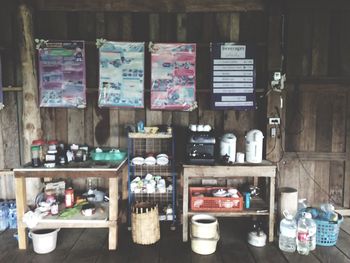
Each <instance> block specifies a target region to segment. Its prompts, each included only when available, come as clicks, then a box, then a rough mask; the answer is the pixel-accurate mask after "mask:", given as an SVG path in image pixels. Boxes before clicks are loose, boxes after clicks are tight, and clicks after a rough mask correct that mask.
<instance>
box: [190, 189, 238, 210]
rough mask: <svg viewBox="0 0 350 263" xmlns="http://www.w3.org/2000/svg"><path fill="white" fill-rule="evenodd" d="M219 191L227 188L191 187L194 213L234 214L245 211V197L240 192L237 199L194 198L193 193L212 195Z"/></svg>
mask: <svg viewBox="0 0 350 263" xmlns="http://www.w3.org/2000/svg"><path fill="white" fill-rule="evenodd" d="M218 189H224V190H227V189H229V188H227V187H190V200H191V210H193V211H220V212H234V211H242V210H243V197H242V195H241V193H240V192H238V196H239V197H238V198H235V197H214V196H213V197H207V196H193V193H200V194H211V193H212V192H213V191H215V190H218Z"/></svg>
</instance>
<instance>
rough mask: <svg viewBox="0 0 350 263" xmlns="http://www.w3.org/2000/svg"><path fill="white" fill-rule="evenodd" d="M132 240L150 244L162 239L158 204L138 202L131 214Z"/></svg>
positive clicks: (137, 242)
mask: <svg viewBox="0 0 350 263" xmlns="http://www.w3.org/2000/svg"><path fill="white" fill-rule="evenodd" d="M131 230H132V240H133V241H134V242H135V243H136V244H141V245H150V244H154V243H156V242H157V241H158V240H159V239H160V229H159V216H158V205H152V204H149V203H137V204H135V206H134V207H133V208H132V214H131Z"/></svg>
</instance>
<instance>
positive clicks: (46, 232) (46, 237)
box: [29, 229, 60, 254]
mask: <svg viewBox="0 0 350 263" xmlns="http://www.w3.org/2000/svg"><path fill="white" fill-rule="evenodd" d="M58 231H60V229H37V230H30V232H29V237H31V238H32V240H33V248H34V251H35V252H36V253H38V254H47V253H50V252H51V251H53V250H55V248H56V244H57V233H58Z"/></svg>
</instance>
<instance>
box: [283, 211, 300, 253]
mask: <svg viewBox="0 0 350 263" xmlns="http://www.w3.org/2000/svg"><path fill="white" fill-rule="evenodd" d="M283 215H284V218H283V219H282V220H281V223H280V236H279V248H280V250H282V251H285V252H290V253H293V252H294V251H295V250H296V246H297V245H296V235H297V223H296V221H295V220H294V218H293V215H291V214H289V213H288V212H287V211H284V212H283Z"/></svg>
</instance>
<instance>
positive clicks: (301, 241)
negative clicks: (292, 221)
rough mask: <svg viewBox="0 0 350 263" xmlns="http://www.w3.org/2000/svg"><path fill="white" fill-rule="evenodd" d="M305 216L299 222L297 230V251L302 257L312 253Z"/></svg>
mask: <svg viewBox="0 0 350 263" xmlns="http://www.w3.org/2000/svg"><path fill="white" fill-rule="evenodd" d="M305 214H306V213H303V215H302V217H301V218H300V219H299V221H298V228H297V250H298V253H299V254H301V255H308V254H309V251H310V246H309V229H308V226H307V223H306V218H305Z"/></svg>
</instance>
